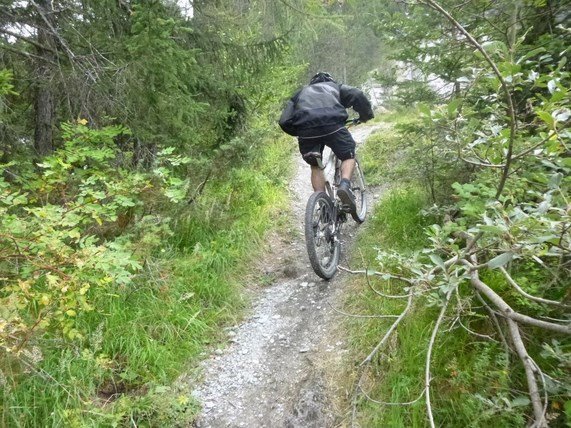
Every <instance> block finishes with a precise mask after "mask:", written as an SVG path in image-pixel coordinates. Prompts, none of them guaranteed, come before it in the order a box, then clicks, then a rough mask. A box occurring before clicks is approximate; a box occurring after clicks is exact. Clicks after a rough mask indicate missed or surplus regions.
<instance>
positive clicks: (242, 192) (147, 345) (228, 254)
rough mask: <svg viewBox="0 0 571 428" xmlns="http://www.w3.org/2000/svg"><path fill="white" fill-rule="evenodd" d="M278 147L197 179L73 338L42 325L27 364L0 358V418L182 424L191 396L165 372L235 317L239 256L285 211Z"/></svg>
mask: <svg viewBox="0 0 571 428" xmlns="http://www.w3.org/2000/svg"><path fill="white" fill-rule="evenodd" d="M289 146H290V145H289V144H287V143H284V141H280V140H276V141H273V142H267V143H265V144H264V145H263V146H262V149H261V151H260V153H259V154H258V155H257V156H254V157H253V158H252V160H250V161H249V162H247V163H244V164H243V165H244V166H242V167H241V168H234V169H232V170H229V171H226V172H220V173H219V174H218V175H217V177H215V178H214V179H213V180H212V181H210V182H208V183H207V185H206V187H205V189H204V193H203V194H202V196H201V197H200V198H199V199H197V200H196V201H195V203H194V204H193V205H192V206H191V207H190V208H189V209H188V210H187V212H185V213H184V214H183V215H179V217H178V219H177V221H176V222H175V226H174V230H173V234H172V236H171V238H169V239H166V240H164V241H163V242H161V243H160V245H159V246H158V247H157V249H156V251H155V253H156V254H153V255H151V256H149V257H148V258H147V259H146V260H145V270H144V273H143V274H141V275H140V277H138V278H137V279H136V280H135V283H134V284H132V285H131V286H129V287H115V288H114V289H113V288H112V289H111V291H110V292H109V293H106V294H100V295H98V296H97V300H96V302H95V304H96V305H97V307H98V308H104V310H103V311H100V312H99V315H95V314H88V315H87V316H85V317H84V318H82V319H81V320H80V323H82V331H86V332H88V333H87V335H86V336H85V338H84V339H83V341H81V342H58V343H56V342H53V341H50V339H49V335H46V336H45V337H44V339H42V340H41V342H38V343H37V349H38V355H37V357H36V359H37V361H36V364H34V365H30V366H15V367H2V368H1V370H2V371H1V372H2V373H5V378H4V379H0V387H1V392H0V400H1V404H0V405H1V408H0V411H1V415H0V427H64V426H65V427H86V426H93V427H100V426H169V427H170V426H187V425H190V423H191V421H192V419H193V417H194V415H195V413H196V410H197V406H196V404H195V403H193V401H192V399H191V397H190V390H189V388H188V386H187V385H183V384H177V383H175V382H174V381H175V380H176V379H177V378H178V377H179V376H180V375H181V373H182V372H183V371H184V370H185V369H186V368H188V367H192V366H193V363H195V362H196V361H197V359H198V358H200V357H201V354H202V353H203V352H204V351H205V349H206V347H207V346H208V345H209V344H212V343H215V342H217V341H220V340H222V339H223V336H222V333H221V332H222V331H223V329H222V328H221V327H222V326H224V325H225V324H228V323H231V322H233V321H235V320H236V319H237V318H239V317H240V316H241V310H242V309H243V308H244V299H243V297H242V296H243V294H242V293H241V290H240V279H241V277H242V276H243V275H244V274H245V272H246V269H245V266H246V265H248V264H249V263H251V261H252V260H253V259H254V258H256V257H258V256H259V254H260V251H261V248H262V246H261V243H262V242H263V237H264V233H265V232H266V230H268V228H269V226H270V225H272V226H273V227H276V222H275V219H276V217H278V218H280V217H281V216H283V214H282V213H283V212H285V209H284V206H285V205H284V204H285V197H284V196H285V191H284V189H285V188H284V183H285V182H286V181H287V176H288V168H289V166H288V165H289V162H287V159H289V157H288V154H289V151H290V149H289ZM282 221H283V222H285V220H282ZM279 224H280V223H279V222H278V223H277V225H279ZM101 312H102V313H103V314H104V315H101ZM40 349H41V353H40Z"/></svg>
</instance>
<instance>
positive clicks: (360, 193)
mask: <svg viewBox="0 0 571 428" xmlns="http://www.w3.org/2000/svg"><path fill="white" fill-rule="evenodd" d="M351 185H352V186H353V187H352V190H353V194H354V195H355V205H356V207H357V209H356V210H355V212H354V213H351V217H353V220H355V221H356V222H357V223H363V222H364V221H365V217H366V215H367V199H366V194H365V176H364V175H363V170H362V169H361V166H360V165H359V161H358V160H355V169H354V170H353V176H352V177H351Z"/></svg>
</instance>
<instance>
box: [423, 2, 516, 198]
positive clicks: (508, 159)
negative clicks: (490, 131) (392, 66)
mask: <svg viewBox="0 0 571 428" xmlns="http://www.w3.org/2000/svg"><path fill="white" fill-rule="evenodd" d="M419 1H420V2H421V3H423V4H426V5H428V6H429V7H431V8H432V9H434V10H436V11H438V12H439V13H440V14H442V15H443V16H444V17H446V19H448V21H450V22H451V23H452V25H454V27H456V28H457V29H458V30H459V31H460V32H461V33H462V34H463V35H464V36H465V37H466V39H467V40H468V41H469V42H470V43H471V44H472V45H473V46H474V47H475V48H476V49H477V50H478V51H479V52H480V53H481V54H482V55H483V57H484V59H485V60H486V62H487V63H488V64H489V65H490V67H491V68H492V70H493V72H494V74H495V75H496V77H497V78H498V80H499V82H500V85H501V87H502V90H503V92H504V94H505V97H506V102H507V105H508V116H509V118H510V121H509V122H510V136H509V140H508V149H507V153H506V162H505V165H504V168H503V172H502V177H501V179H500V183H499V185H498V189H497V191H496V199H497V198H499V196H500V195H501V194H502V191H503V190H504V186H505V184H506V181H507V179H508V176H509V173H510V167H511V163H512V160H513V159H512V154H513V146H514V141H515V134H516V131H517V120H516V115H515V107H514V102H513V99H512V96H511V92H510V88H509V86H508V83H507V82H506V80H505V79H504V77H503V76H502V73H501V72H500V70H499V68H498V66H497V65H496V63H495V62H494V61H493V60H492V58H491V57H490V55H489V54H488V52H486V50H485V49H484V47H483V46H482V45H481V44H480V43H478V41H477V40H476V39H475V38H474V37H473V36H472V35H471V34H470V33H469V32H468V31H467V30H466V29H465V28H464V27H463V26H462V24H460V23H459V22H458V21H457V20H456V19H454V17H453V16H452V15H450V14H449V13H448V12H447V11H446V10H445V9H444V8H442V6H440V5H439V4H438V3H436V2H435V1H434V0H419Z"/></svg>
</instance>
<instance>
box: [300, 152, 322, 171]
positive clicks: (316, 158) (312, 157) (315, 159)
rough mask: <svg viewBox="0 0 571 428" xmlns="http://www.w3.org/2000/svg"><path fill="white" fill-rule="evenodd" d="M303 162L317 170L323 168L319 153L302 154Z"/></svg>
mask: <svg viewBox="0 0 571 428" xmlns="http://www.w3.org/2000/svg"><path fill="white" fill-rule="evenodd" d="M303 160H304V161H305V162H306V163H308V164H309V165H311V166H318V167H319V168H323V162H322V161H321V153H319V152H309V153H304V154H303Z"/></svg>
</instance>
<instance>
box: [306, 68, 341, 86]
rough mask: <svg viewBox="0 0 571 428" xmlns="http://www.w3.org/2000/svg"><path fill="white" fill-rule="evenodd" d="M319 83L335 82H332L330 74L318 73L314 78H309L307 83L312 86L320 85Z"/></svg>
mask: <svg viewBox="0 0 571 428" xmlns="http://www.w3.org/2000/svg"><path fill="white" fill-rule="evenodd" d="M321 82H335V80H333V77H332V76H331V74H329V73H327V72H325V71H320V72H318V73H317V74H316V75H315V76H313V77H312V78H311V80H310V81H309V84H310V85H313V84H314V83H321Z"/></svg>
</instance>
